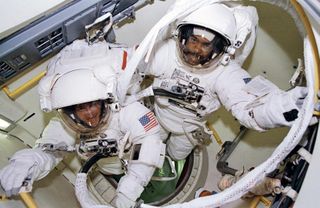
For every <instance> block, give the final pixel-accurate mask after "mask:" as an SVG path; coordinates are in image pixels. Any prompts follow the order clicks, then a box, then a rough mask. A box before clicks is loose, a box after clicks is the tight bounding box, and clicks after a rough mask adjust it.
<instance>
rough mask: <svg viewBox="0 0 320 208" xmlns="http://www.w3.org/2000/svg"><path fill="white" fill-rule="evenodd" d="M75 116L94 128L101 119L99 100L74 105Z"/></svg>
mask: <svg viewBox="0 0 320 208" xmlns="http://www.w3.org/2000/svg"><path fill="white" fill-rule="evenodd" d="M75 114H76V116H77V117H78V118H79V119H80V120H81V121H83V122H84V123H86V124H87V125H88V126H90V127H92V128H95V127H97V126H98V124H99V122H100V119H101V102H100V101H93V102H88V103H82V104H78V105H76V106H75Z"/></svg>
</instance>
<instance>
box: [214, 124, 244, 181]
mask: <svg viewBox="0 0 320 208" xmlns="http://www.w3.org/2000/svg"><path fill="white" fill-rule="evenodd" d="M246 131H247V128H245V127H243V126H241V127H240V132H239V134H238V135H237V136H236V138H235V139H234V140H233V141H232V142H231V141H226V142H224V143H223V145H222V148H221V150H220V151H219V152H218V154H217V159H218V162H217V169H218V170H219V171H220V172H221V173H222V174H230V175H236V172H237V171H238V170H236V169H234V168H231V167H229V166H228V162H227V159H228V158H229V156H230V155H231V153H232V152H233V150H234V149H235V148H236V147H237V145H238V144H239V142H240V140H241V139H242V137H243V135H244V134H245V133H246Z"/></svg>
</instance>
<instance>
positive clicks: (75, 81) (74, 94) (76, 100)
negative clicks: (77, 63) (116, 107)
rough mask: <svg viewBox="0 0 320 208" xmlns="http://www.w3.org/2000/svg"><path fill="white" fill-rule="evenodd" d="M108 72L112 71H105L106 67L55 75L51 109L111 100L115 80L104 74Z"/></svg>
mask: <svg viewBox="0 0 320 208" xmlns="http://www.w3.org/2000/svg"><path fill="white" fill-rule="evenodd" d="M110 70H112V69H106V67H103V68H95V69H94V70H92V69H75V70H73V71H70V72H67V73H65V74H62V75H60V74H59V75H57V77H56V78H55V80H54V84H53V86H52V89H51V107H52V109H59V108H63V107H66V106H71V105H76V104H80V103H86V102H91V101H95V100H106V99H112V97H113V91H114V85H115V83H114V80H115V79H114V77H113V76H110V77H108V76H106V72H107V71H110ZM107 75H109V72H108V74H107ZM99 76H101V77H99Z"/></svg>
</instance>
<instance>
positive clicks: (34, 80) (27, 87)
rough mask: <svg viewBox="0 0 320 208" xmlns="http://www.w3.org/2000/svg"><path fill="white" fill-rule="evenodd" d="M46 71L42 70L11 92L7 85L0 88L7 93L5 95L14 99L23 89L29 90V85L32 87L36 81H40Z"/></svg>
mask: <svg viewBox="0 0 320 208" xmlns="http://www.w3.org/2000/svg"><path fill="white" fill-rule="evenodd" d="M46 73H47V72H46V71H43V72H41V73H39V74H38V75H36V76H35V77H33V78H32V79H30V80H29V81H27V82H26V83H24V84H23V85H21V86H20V87H18V88H17V89H15V90H13V91H12V92H10V91H9V88H8V87H7V86H5V87H3V88H2V90H3V91H4V92H5V93H6V94H7V96H8V97H9V98H10V99H11V100H15V99H16V98H17V97H18V96H19V95H21V94H22V93H24V92H25V91H27V90H29V89H30V88H31V87H33V86H34V85H35V84H36V83H38V82H39V81H40V79H41V78H42V77H43V76H44V75H45V74H46Z"/></svg>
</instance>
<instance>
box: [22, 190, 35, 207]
mask: <svg viewBox="0 0 320 208" xmlns="http://www.w3.org/2000/svg"><path fill="white" fill-rule="evenodd" d="M20 197H21V198H22V200H23V201H24V203H25V204H26V205H27V207H28V208H37V205H36V202H35V201H34V200H33V198H32V196H31V195H30V194H29V193H28V192H22V193H20Z"/></svg>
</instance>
